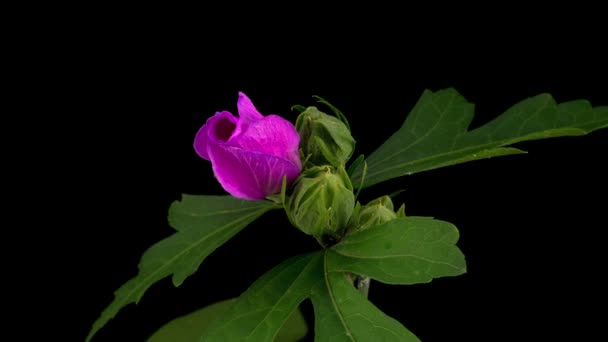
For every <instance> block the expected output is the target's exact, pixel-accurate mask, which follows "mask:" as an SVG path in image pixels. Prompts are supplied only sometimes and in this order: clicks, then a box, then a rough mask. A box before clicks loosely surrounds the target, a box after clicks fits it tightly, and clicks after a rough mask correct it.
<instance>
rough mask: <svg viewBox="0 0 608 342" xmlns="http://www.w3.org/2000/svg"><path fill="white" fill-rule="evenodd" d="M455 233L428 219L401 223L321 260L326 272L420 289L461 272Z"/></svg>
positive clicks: (349, 240)
mask: <svg viewBox="0 0 608 342" xmlns="http://www.w3.org/2000/svg"><path fill="white" fill-rule="evenodd" d="M457 241H458V230H457V229H456V227H455V226H454V225H452V224H451V223H448V222H445V221H440V220H435V219H433V218H429V217H415V216H413V217H405V218H399V219H394V220H392V221H389V222H387V223H384V224H381V225H378V226H374V227H370V228H368V229H365V230H361V231H357V232H355V233H353V234H351V235H349V236H347V237H346V238H344V239H343V240H342V241H341V242H340V243H338V244H336V245H335V246H333V247H332V250H331V251H329V252H328V254H327V269H328V270H329V271H332V272H335V271H344V272H352V273H356V274H360V275H365V276H368V277H370V278H373V279H376V280H378V281H381V282H383V283H388V284H416V283H426V282H429V281H431V280H432V279H433V278H438V277H448V276H457V275H460V274H463V273H465V272H466V262H465V258H464V255H463V254H462V252H461V251H460V250H459V249H458V247H456V242H457Z"/></svg>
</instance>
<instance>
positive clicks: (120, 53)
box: [40, 26, 608, 341]
mask: <svg viewBox="0 0 608 342" xmlns="http://www.w3.org/2000/svg"><path fill="white" fill-rule="evenodd" d="M216 29H218V30H220V29H221V27H218V28H216ZM145 30H146V28H141V31H140V30H138V29H137V28H136V29H133V30H130V31H129V33H125V34H124V35H120V34H118V35H117V34H114V35H112V37H113V38H116V39H109V41H107V40H104V39H103V38H104V33H103V32H99V33H95V34H93V36H92V37H88V39H90V40H92V41H94V42H95V43H94V44H83V45H78V44H76V46H77V48H76V49H74V50H72V51H74V53H71V54H68V55H66V57H65V58H64V59H62V61H61V64H60V66H59V67H57V66H53V65H51V67H56V68H55V69H54V71H53V74H54V75H56V76H57V75H61V74H62V70H61V68H63V67H65V68H66V69H68V70H69V76H66V79H65V80H64V81H65V82H66V83H69V87H67V88H66V89H68V90H69V91H68V92H67V93H64V94H63V96H61V97H60V98H59V99H55V101H58V102H57V103H60V104H62V105H63V106H64V108H65V109H66V110H65V113H66V114H64V115H61V114H59V115H56V116H55V117H54V118H53V122H54V124H57V125H58V126H62V127H61V129H60V130H58V131H57V133H56V134H55V136H54V137H53V145H52V148H53V151H55V152H56V153H55V154H54V155H53V157H52V158H49V160H48V162H45V164H46V166H45V167H46V168H47V170H48V172H47V173H46V174H45V177H47V179H48V180H49V183H50V184H51V191H52V193H54V194H57V195H56V196H55V197H53V196H49V197H48V199H49V202H51V203H49V205H50V206H53V205H54V204H56V205H57V207H58V208H60V209H57V210H56V211H55V217H56V218H57V220H58V222H60V225H61V226H62V227H63V229H62V230H61V231H60V232H54V233H53V237H54V238H58V239H59V240H61V242H60V243H59V244H57V245H56V246H58V247H56V252H58V253H57V255H58V257H57V258H58V259H56V260H55V259H54V260H52V262H50V263H49V264H52V265H48V267H44V268H43V270H42V272H44V271H46V272H48V276H47V275H45V274H41V276H40V277H41V278H42V279H45V281H46V282H47V283H48V284H49V285H48V287H46V288H45V289H46V290H45V291H47V292H48V296H51V297H52V296H57V297H62V298H64V297H66V296H67V297H68V298H70V299H73V300H70V301H68V303H69V304H67V305H66V304H62V305H63V309H66V311H65V313H64V314H63V315H62V316H61V320H62V321H63V322H64V324H63V325H62V326H61V330H62V331H63V332H61V334H65V335H66V340H67V339H68V335H69V336H70V338H71V336H73V337H74V338H75V339H76V340H82V339H83V338H84V337H85V336H86V334H87V333H88V330H89V329H90V326H91V324H92V323H93V322H94V320H95V319H97V317H98V316H99V314H100V313H101V311H102V310H103V309H104V308H105V307H106V306H107V305H108V304H109V303H110V302H111V301H112V299H113V292H114V291H115V290H116V289H117V288H118V287H119V286H121V285H122V284H123V283H124V282H126V281H127V280H128V279H130V278H131V277H133V276H135V275H136V272H137V263H138V261H139V258H140V256H141V255H142V253H143V252H144V251H145V250H146V249H147V248H148V247H149V246H151V245H152V244H154V243H155V242H157V241H159V240H160V239H162V238H164V237H167V236H169V235H170V234H171V233H172V229H171V228H170V227H169V226H168V225H167V222H166V213H167V209H168V207H169V205H170V204H171V203H172V202H173V201H175V200H178V199H179V198H180V194H182V193H189V194H217V195H220V194H224V192H223V191H222V189H221V187H220V186H219V185H218V184H217V183H216V181H215V179H214V178H213V174H212V172H211V166H210V164H209V162H207V161H205V160H202V159H200V158H199V157H197V155H196V154H195V153H194V150H193V149H192V142H193V138H194V134H195V133H196V131H197V130H198V129H199V128H200V126H201V125H202V124H204V122H205V120H206V119H207V118H208V117H209V116H211V115H213V114H214V113H215V112H216V111H220V110H229V111H231V112H233V113H236V99H237V92H238V91H244V92H245V93H246V94H248V95H249V96H250V97H251V99H252V100H253V101H254V103H255V104H256V106H257V108H258V109H259V110H260V111H261V112H262V113H264V114H280V115H282V116H283V117H285V118H287V119H289V120H291V121H294V120H295V118H296V114H295V113H294V112H291V111H290V107H291V106H292V105H294V104H302V105H311V104H313V99H312V97H311V96H312V95H320V96H322V97H323V98H325V99H327V100H328V101H330V102H331V103H332V104H334V105H336V106H337V107H338V108H340V109H341V110H342V111H343V112H344V113H345V114H346V115H347V117H348V118H349V120H350V122H351V126H352V131H353V135H354V137H355V138H356V139H357V151H356V155H358V154H360V153H364V154H369V153H371V152H372V151H373V150H374V149H375V148H377V147H378V146H379V145H380V144H381V143H382V141H384V140H385V139H386V138H387V137H388V136H390V134H392V133H393V132H394V131H395V130H396V129H397V128H398V127H399V126H400V125H401V123H402V122H403V120H404V119H405V117H406V114H407V113H408V112H409V110H410V109H411V108H412V107H413V105H414V104H415V102H416V100H417V99H418V97H419V96H420V95H421V93H422V91H423V90H424V89H431V90H439V89H443V88H446V87H455V88H456V89H457V90H458V91H459V92H460V93H461V94H462V95H464V96H465V97H466V98H467V99H468V100H469V101H470V102H473V103H475V104H476V116H475V119H474V121H473V124H472V125H471V127H477V126H479V125H481V124H483V123H485V122H487V121H489V120H491V119H492V118H494V117H496V116H497V115H499V114H500V113H502V112H503V111H504V110H506V109H507V108H508V107H510V106H511V105H513V104H515V103H516V102H517V101H520V100H523V99H525V98H527V97H530V96H534V95H537V94H540V93H543V92H548V93H551V94H552V95H553V96H554V97H555V98H556V100H557V101H559V102H562V101H568V100H573V99H580V98H583V99H588V100H590V101H591V102H592V104H594V105H608V98H607V96H606V95H607V94H606V86H605V83H603V82H604V81H605V80H606V79H607V78H606V76H607V73H606V66H605V65H604V62H603V58H602V56H601V55H600V54H598V53H591V52H588V53H585V54H573V55H574V57H570V55H568V56H566V55H564V54H563V53H561V52H562V51H566V50H568V49H566V48H565V46H567V45H568V42H570V38H569V37H566V36H560V38H558V39H556V40H555V41H546V40H545V38H547V36H546V35H545V36H542V37H544V38H543V39H542V40H538V37H541V36H540V35H536V34H535V35H531V36H528V37H527V38H529V40H528V41H526V43H527V44H530V45H525V44H524V43H522V42H521V41H520V40H518V39H510V38H508V37H493V38H491V39H490V38H483V37H475V38H472V37H470V36H468V35H466V34H454V33H452V32H450V31H449V30H446V31H442V32H440V34H438V35H437V36H432V35H431V37H429V38H428V39H425V40H424V41H418V40H415V39H414V36H415V35H414V34H405V33H403V34H402V33H401V32H402V31H401V30H400V28H399V27H397V26H395V27H390V28H387V30H388V31H387V32H392V33H390V34H389V33H387V32H378V33H374V34H370V35H365V34H362V33H363V32H354V33H353V32H351V34H349V35H346V34H345V35H342V34H341V33H337V34H335V35H331V36H323V37H319V36H314V35H311V36H308V35H303V36H298V37H290V38H284V37H282V36H280V35H278V33H276V32H277V30H278V29H277V30H275V29H272V30H269V31H267V32H264V33H260V34H258V33H255V34H254V33H248V32H247V31H244V32H241V34H235V35H234V36H233V35H227V34H224V35H222V36H221V38H220V37H217V36H214V35H213V34H209V32H207V33H206V34H201V35H200V36H197V35H196V34H195V35H194V38H190V37H189V38H183V37H182V35H181V34H180V32H181V31H179V30H174V31H170V33H166V32H165V31H164V30H162V29H159V30H158V31H151V32H150V31H148V32H147V33H148V34H146V35H145V36H144V35H140V32H143V31H145ZM275 34H276V35H277V36H275ZM585 43H586V44H587V46H589V49H590V51H591V50H593V47H594V46H598V45H599V44H600V43H599V38H598V39H597V40H594V38H590V40H589V42H585ZM80 46H82V48H78V47H80ZM72 48H73V46H72ZM50 83H51V82H49V85H50ZM63 100H66V101H65V102H63ZM67 100H69V101H67ZM63 103H65V104H63ZM59 108H60V109H61V107H59ZM67 113H69V114H67ZM607 137H608V136H607V134H606V133H605V132H595V133H592V134H590V135H588V136H585V137H576V138H571V137H564V138H556V139H550V140H544V141H535V142H526V143H520V144H517V145H516V147H518V148H521V149H524V150H527V151H529V154H527V155H517V156H507V157H500V158H495V159H490V160H483V161H476V162H472V163H467V164H463V165H458V166H453V167H449V168H444V169H439V170H434V171H429V172H424V173H420V174H415V175H413V176H408V177H403V178H399V179H394V180H391V181H389V182H386V183H382V184H380V185H377V186H375V187H373V188H370V189H367V190H365V191H364V192H362V195H361V199H362V200H363V201H367V200H370V199H373V198H375V197H377V196H380V195H383V194H387V193H390V192H393V191H394V190H396V189H405V192H403V193H402V194H400V195H399V196H398V197H397V198H396V200H395V202H397V203H398V204H400V203H402V202H404V203H405V205H406V213H407V214H408V215H422V216H434V217H436V218H439V219H442V220H446V221H449V222H452V223H454V224H455V225H456V226H457V227H458V228H459V230H460V233H461V238H460V241H459V243H458V246H459V247H460V248H461V250H462V251H463V252H464V254H465V256H466V258H467V264H468V273H467V274H465V275H462V276H459V277H454V278H441V279H436V280H434V281H433V282H432V283H430V284H420V285H414V286H389V285H384V284H380V283H378V282H373V283H372V285H371V290H370V296H369V298H370V300H371V301H372V302H373V303H374V304H375V305H377V306H378V307H379V308H380V309H382V310H383V311H385V312H386V313H387V314H389V315H390V316H392V317H394V318H396V319H397V320H399V321H400V322H401V323H403V324H404V325H405V326H406V327H408V328H409V329H410V330H411V331H412V332H414V333H415V334H416V335H417V336H419V337H420V338H421V339H422V340H424V341H444V340H472V339H473V338H481V339H483V340H502V339H505V340H508V339H514V340H521V339H536V338H547V337H565V336H577V338H579V339H584V338H583V337H584V336H586V335H587V334H589V336H593V335H592V334H593V331H595V330H596V329H599V324H600V319H599V318H600V317H599V316H598V315H596V314H593V313H592V311H591V310H596V309H600V310H601V309H602V308H601V307H596V306H599V305H600V303H601V301H602V300H603V299H602V298H604V296H605V295H604V294H603V291H602V289H603V288H604V287H605V285H606V284H605V282H604V281H603V280H601V276H602V273H603V270H604V268H605V267H604V265H605V261H606V258H605V255H604V250H605V244H604V243H603V242H602V240H601V238H600V236H601V234H602V232H603V230H605V229H606V220H605V210H606V203H605V202H606V201H605V194H606V191H607V190H608V189H607V186H606V182H605V175H606V174H607V172H608V168H607V167H606V166H605V164H604V161H605V153H606V152H605V151H606V148H607V147H608V139H607ZM52 202H55V203H52ZM57 202H60V203H57ZM316 248H317V244H316V242H315V241H314V240H312V239H311V238H308V237H307V236H305V235H303V234H301V233H300V232H299V231H297V230H296V229H295V228H292V227H291V226H290V225H289V224H288V222H287V220H286V219H285V218H284V216H283V215H282V213H281V212H278V211H277V212H272V213H270V214H267V215H265V216H264V217H263V218H261V219H260V220H258V221H256V222H255V223H254V224H251V225H250V226H249V227H247V228H246V229H245V230H243V231H242V232H241V233H239V234H238V235H237V236H236V237H235V238H233V239H232V240H231V241H230V242H228V243H227V244H226V245H224V246H222V247H221V248H219V249H218V250H217V251H216V252H215V253H213V254H212V255H211V256H209V257H208V258H207V259H206V260H205V262H204V263H203V264H202V266H201V267H200V269H199V271H198V272H197V273H196V274H195V275H193V276H191V277H190V278H188V279H187V280H186V281H185V283H184V284H183V285H182V286H181V287H179V288H174V287H173V285H172V284H171V282H170V279H169V278H166V279H164V280H163V281H161V282H159V283H158V284H156V285H154V286H153V287H152V288H150V289H149V290H148V291H147V292H146V294H145V296H144V297H143V299H142V301H141V302H140V303H139V304H138V305H129V306H128V307H126V308H124V309H123V310H122V311H121V312H120V313H119V314H118V315H117V316H116V318H114V319H113V320H111V321H110V322H109V324H108V325H107V326H106V327H104V328H103V329H102V330H101V331H100V332H99V333H98V335H97V336H96V337H95V338H94V341H118V340H130V341H142V340H145V338H146V337H148V336H149V335H150V334H151V333H153V332H154V331H155V330H157V329H158V328H159V327H161V326H162V325H163V324H164V323H166V322H168V321H170V320H171V319H173V318H176V317H178V316H180V315H183V314H186V313H188V312H191V311H193V310H195V309H197V308H200V307H203V306H205V305H208V304H211V303H213V302H215V301H218V300H222V299H226V298H230V297H235V296H237V295H239V294H240V293H241V292H242V291H244V290H245V289H246V288H247V287H248V286H249V285H250V284H251V283H252V282H253V281H255V279H257V278H258V277H259V276H261V275H262V274H263V273H264V272H265V271H267V270H269V269H270V268H272V267H273V266H274V265H276V264H278V263H280V262H281V261H282V260H284V259H285V258H287V257H289V256H292V255H295V254H299V253H305V252H308V251H312V250H314V249H316ZM304 309H305V310H306V312H307V313H309V314H310V310H311V308H310V306H305V307H304ZM64 328H65V330H64Z"/></svg>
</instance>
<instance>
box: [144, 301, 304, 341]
mask: <svg viewBox="0 0 608 342" xmlns="http://www.w3.org/2000/svg"><path fill="white" fill-rule="evenodd" d="M234 301H235V299H234V298H233V299H228V300H224V301H221V302H217V303H213V304H211V305H209V306H206V307H204V308H202V309H200V310H197V311H195V312H192V313H190V314H188V315H185V316H182V317H179V318H176V319H174V320H172V321H171V322H169V323H167V324H165V325H164V326H162V327H161V328H160V329H159V330H158V331H156V332H155V333H154V334H153V335H152V336H151V337H150V338H149V339H148V342H192V341H196V340H198V338H199V337H200V336H201V335H202V334H203V333H205V332H206V331H207V328H208V327H209V326H210V325H211V323H212V322H213V321H214V320H216V319H217V318H218V317H220V316H221V315H223V314H224V313H225V312H226V311H227V310H228V309H229V308H230V306H231V305H232V304H233V303H234ZM307 333H308V326H307V325H306V320H305V319H304V316H303V315H302V312H301V311H300V310H295V311H294V312H293V313H292V314H291V316H290V317H289V318H288V319H287V321H286V322H285V324H284V325H283V326H282V327H281V330H280V331H279V333H278V334H277V337H276V339H275V342H297V341H301V340H302V339H303V338H304V337H305V336H306V334H307Z"/></svg>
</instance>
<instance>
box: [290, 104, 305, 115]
mask: <svg viewBox="0 0 608 342" xmlns="http://www.w3.org/2000/svg"><path fill="white" fill-rule="evenodd" d="M291 110H295V111H296V112H298V113H302V112H303V111H305V110H306V107H304V106H302V105H293V106H291Z"/></svg>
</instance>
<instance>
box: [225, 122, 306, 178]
mask: <svg viewBox="0 0 608 342" xmlns="http://www.w3.org/2000/svg"><path fill="white" fill-rule="evenodd" d="M230 145H232V146H239V147H241V148H242V149H243V150H246V151H255V152H262V153H265V154H270V155H273V156H278V157H282V158H284V159H287V160H289V161H291V162H292V163H294V164H295V165H296V166H297V167H298V169H301V167H302V164H301V161H300V156H299V152H298V151H299V145H300V136H299V135H298V132H297V131H296V129H295V127H294V126H293V124H291V122H289V121H287V120H285V119H283V118H282V117H280V116H277V115H268V116H267V117H264V118H263V119H262V120H258V121H256V122H254V123H252V124H251V125H250V126H249V127H248V128H247V130H246V131H245V132H243V133H242V134H240V135H239V136H235V137H234V139H232V140H231V141H230Z"/></svg>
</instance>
